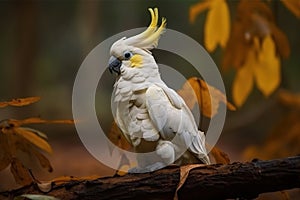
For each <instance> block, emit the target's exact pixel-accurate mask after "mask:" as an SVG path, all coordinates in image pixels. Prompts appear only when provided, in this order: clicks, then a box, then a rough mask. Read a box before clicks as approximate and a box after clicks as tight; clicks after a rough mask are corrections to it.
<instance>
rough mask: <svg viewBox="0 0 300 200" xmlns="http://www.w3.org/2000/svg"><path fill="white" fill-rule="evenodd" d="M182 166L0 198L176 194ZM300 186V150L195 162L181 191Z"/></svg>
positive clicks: (243, 193)
mask: <svg viewBox="0 0 300 200" xmlns="http://www.w3.org/2000/svg"><path fill="white" fill-rule="evenodd" d="M179 176H180V168H179V167H176V166H171V167H167V168H165V169H161V170H159V171H155V172H152V173H145V174H127V175H125V176H114V177H105V178H98V179H93V180H81V181H68V182H65V183H64V184H60V185H57V184H56V183H55V182H53V183H52V189H51V191H50V192H48V193H43V192H41V191H40V190H39V189H38V187H37V186H36V184H32V185H29V186H25V187H22V188H20V189H17V190H13V191H8V192H2V193H0V199H9V198H11V199H12V198H13V197H15V196H17V195H21V194H33V193H34V194H46V195H50V196H54V197H57V198H60V199H82V200H90V199H109V200H111V199H139V200H141V199H143V200H146V199H173V197H174V194H175V191H176V188H177V185H178V182H179V178H180V177H179ZM299 187H300V156H296V157H289V158H284V159H277V160H270V161H260V160H254V161H252V162H247V163H240V162H236V163H232V164H228V165H222V164H213V165H207V166H202V167H198V168H194V169H192V170H191V171H190V174H189V176H188V178H187V180H186V182H185V183H184V185H183V186H182V188H181V189H180V190H179V192H178V197H179V199H214V200H216V199H228V198H244V199H251V198H255V197H257V196H258V195H259V194H261V193H265V192H274V191H280V190H286V189H292V188H299Z"/></svg>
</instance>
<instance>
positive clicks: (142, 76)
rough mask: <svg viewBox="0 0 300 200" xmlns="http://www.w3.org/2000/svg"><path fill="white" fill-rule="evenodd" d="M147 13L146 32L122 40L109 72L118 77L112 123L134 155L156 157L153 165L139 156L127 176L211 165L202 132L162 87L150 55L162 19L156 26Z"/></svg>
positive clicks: (178, 100)
mask: <svg viewBox="0 0 300 200" xmlns="http://www.w3.org/2000/svg"><path fill="white" fill-rule="evenodd" d="M149 11H150V14H151V19H152V20H151V23H150V25H149V27H148V28H147V29H146V30H145V31H144V32H142V33H140V34H138V35H135V36H132V37H130V38H126V37H123V38H121V39H120V40H118V41H116V42H115V43H114V44H113V45H112V47H111V49H110V55H111V58H110V59H109V70H110V72H116V73H117V74H118V76H117V80H116V82H115V84H114V94H113V96H114V102H115V104H116V114H115V120H116V123H117V125H118V126H119V128H120V129H121V131H122V133H123V134H124V136H125V138H126V139H127V140H128V142H129V143H130V144H131V145H132V146H133V147H134V151H135V152H136V153H146V152H155V155H156V156H157V158H158V159H157V160H158V161H157V162H154V163H153V162H152V161H149V160H145V159H143V154H141V156H138V157H137V161H138V166H137V167H136V168H134V169H132V170H131V172H147V171H154V170H157V169H160V168H162V167H165V166H166V165H169V164H179V165H183V164H189V163H204V164H209V163H210V161H209V157H208V156H207V151H206V148H205V135H204V133H203V132H201V131H199V130H198V127H197V125H196V122H195V119H194V117H193V115H192V113H191V111H190V110H189V108H188V107H187V105H186V104H185V102H184V100H183V99H182V98H181V97H180V96H179V95H178V94H177V93H176V92H175V91H174V90H173V89H171V88H169V87H168V86H167V85H166V84H165V83H164V82H163V80H162V79H161V77H160V73H159V68H158V65H157V63H156V61H155V59H154V57H153V56H152V54H151V52H150V50H152V49H154V48H156V47H157V45H158V41H159V39H160V36H161V35H162V34H163V32H164V31H165V27H166V19H165V18H162V23H161V25H160V26H159V27H158V26H157V23H158V9H157V8H154V9H151V8H149ZM138 155H140V154H138Z"/></svg>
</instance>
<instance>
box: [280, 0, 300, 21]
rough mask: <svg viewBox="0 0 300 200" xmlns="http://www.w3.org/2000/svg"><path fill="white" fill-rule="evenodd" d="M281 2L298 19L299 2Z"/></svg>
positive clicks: (297, 0) (290, 0)
mask: <svg viewBox="0 0 300 200" xmlns="http://www.w3.org/2000/svg"><path fill="white" fill-rule="evenodd" d="M281 2H282V3H283V4H284V5H285V6H286V7H287V8H288V9H289V10H290V11H291V12H292V13H293V14H294V15H296V17H298V19H299V18H300V1H299V0H281Z"/></svg>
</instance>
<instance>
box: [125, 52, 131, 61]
mask: <svg viewBox="0 0 300 200" xmlns="http://www.w3.org/2000/svg"><path fill="white" fill-rule="evenodd" d="M131 56H132V53H131V52H129V51H126V52H125V53H124V58H125V60H128V59H130V58H131Z"/></svg>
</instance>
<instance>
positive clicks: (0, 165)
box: [0, 131, 12, 171]
mask: <svg viewBox="0 0 300 200" xmlns="http://www.w3.org/2000/svg"><path fill="white" fill-rule="evenodd" d="M0 149H1V151H0V171H1V170H3V169H5V168H6V167H8V165H9V164H10V162H11V160H12V157H11V155H10V153H9V152H8V150H9V145H8V143H7V137H5V135H4V134H3V133H1V131H0Z"/></svg>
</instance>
